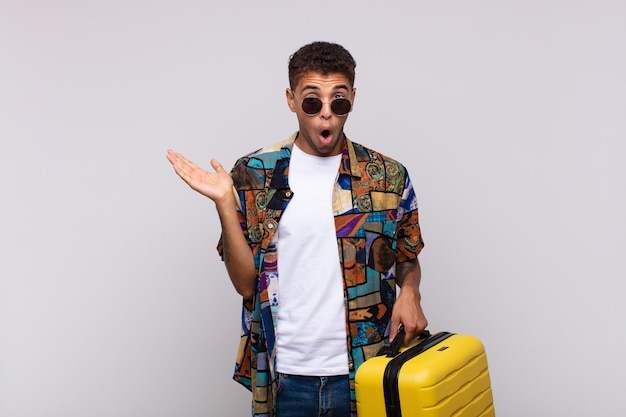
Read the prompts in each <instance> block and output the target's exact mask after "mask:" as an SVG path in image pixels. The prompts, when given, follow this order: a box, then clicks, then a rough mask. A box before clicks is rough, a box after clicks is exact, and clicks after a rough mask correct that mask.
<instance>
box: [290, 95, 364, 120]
mask: <svg viewBox="0 0 626 417" xmlns="http://www.w3.org/2000/svg"><path fill="white" fill-rule="evenodd" d="M290 90H291V92H292V93H293V96H294V97H295V98H296V99H297V101H298V102H299V103H300V108H301V109H302V111H303V112H304V114H306V115H308V116H315V115H317V114H319V113H320V112H321V111H322V108H324V104H326V103H329V102H328V101H322V100H321V99H320V98H318V97H305V99H307V98H314V99H316V100H318V101H319V102H320V103H322V105H321V106H320V108H319V110H318V111H316V112H315V113H309V112H307V111H306V110H304V100H300V97H298V95H297V94H296V92H295V91H293V89H290ZM342 100H345V101H347V102H348V103H349V107H348V111H347V112H345V113H343V114H340V113H337V112H335V109H333V103H335V102H336V101H342ZM330 110H331V111H332V112H333V114H334V115H335V116H339V117H343V116H347V115H348V114H349V113H350V111H351V110H352V102H351V101H350V100H348V99H347V98H335V99H333V100H332V101H330Z"/></svg>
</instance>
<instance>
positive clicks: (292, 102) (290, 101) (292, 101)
mask: <svg viewBox="0 0 626 417" xmlns="http://www.w3.org/2000/svg"><path fill="white" fill-rule="evenodd" d="M285 97H287V105H288V106H289V110H291V111H292V112H293V113H295V112H296V97H295V96H294V94H293V91H292V90H291V88H287V89H286V90H285Z"/></svg>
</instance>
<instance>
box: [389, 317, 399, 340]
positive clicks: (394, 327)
mask: <svg viewBox="0 0 626 417" xmlns="http://www.w3.org/2000/svg"><path fill="white" fill-rule="evenodd" d="M389 325H390V326H391V330H390V331H389V341H392V340H393V339H395V338H396V335H397V334H398V329H399V328H400V321H399V320H397V319H395V318H393V317H392V318H391V323H390V324H389Z"/></svg>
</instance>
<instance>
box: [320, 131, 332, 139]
mask: <svg viewBox="0 0 626 417" xmlns="http://www.w3.org/2000/svg"><path fill="white" fill-rule="evenodd" d="M329 136H330V130H328V129H324V130H322V137H323V138H324V139H327V138H328V137H329Z"/></svg>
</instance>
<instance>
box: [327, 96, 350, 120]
mask: <svg viewBox="0 0 626 417" xmlns="http://www.w3.org/2000/svg"><path fill="white" fill-rule="evenodd" d="M351 107H352V105H351V104H350V100H348V99H346V98H336V99H334V100H333V101H332V102H331V103H330V109H331V110H332V111H333V113H335V114H336V115H337V116H343V115H344V114H348V113H350V108H351Z"/></svg>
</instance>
